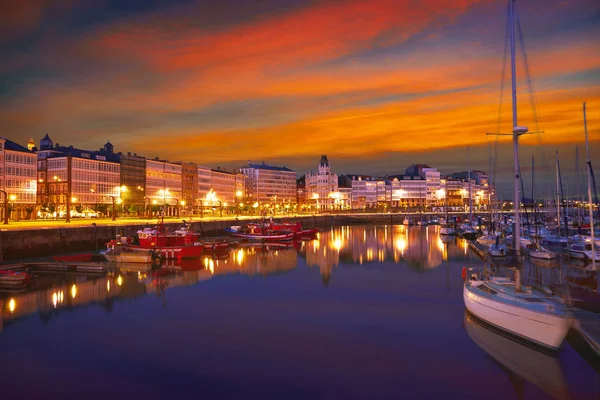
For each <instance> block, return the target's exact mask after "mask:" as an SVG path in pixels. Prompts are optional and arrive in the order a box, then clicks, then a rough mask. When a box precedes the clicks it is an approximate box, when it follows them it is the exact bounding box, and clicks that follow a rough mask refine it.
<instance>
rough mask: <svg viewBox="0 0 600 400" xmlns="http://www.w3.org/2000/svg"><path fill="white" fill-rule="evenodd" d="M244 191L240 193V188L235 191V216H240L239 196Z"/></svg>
mask: <svg viewBox="0 0 600 400" xmlns="http://www.w3.org/2000/svg"><path fill="white" fill-rule="evenodd" d="M243 194H244V193H242V191H241V190H238V191H236V192H235V209H236V212H237V216H238V217H239V216H240V198H241V197H242V195H243Z"/></svg>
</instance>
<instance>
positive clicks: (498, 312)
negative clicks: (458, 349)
mask: <svg viewBox="0 0 600 400" xmlns="http://www.w3.org/2000/svg"><path fill="white" fill-rule="evenodd" d="M518 272H519V271H517V273H518ZM463 298H464V301H465V306H466V308H467V310H468V311H469V312H470V313H471V314H473V315H474V316H475V317H477V318H479V319H481V320H483V321H484V322H486V323H488V324H490V325H492V326H494V327H495V328H498V329H501V330H503V331H506V332H508V333H510V334H512V335H515V336H517V337H519V338H520V339H524V340H527V341H530V342H532V343H534V344H536V345H538V346H541V347H544V348H548V349H550V350H557V349H559V348H560V346H561V344H562V343H563V341H564V340H565V337H566V336H567V334H568V333H569V329H571V326H572V325H573V318H572V317H571V315H570V314H569V313H568V312H567V311H566V310H565V309H564V308H563V306H562V305H561V304H560V303H558V302H556V301H554V300H552V299H549V298H547V297H546V296H545V295H544V294H541V293H540V294H538V293H536V292H533V291H532V290H531V289H524V290H521V289H519V288H518V287H517V285H516V284H515V282H513V281H511V280H509V279H508V278H500V277H490V278H487V277H485V274H483V273H480V274H477V273H475V274H471V276H469V277H468V279H467V280H466V281H465V286H464V290H463Z"/></svg>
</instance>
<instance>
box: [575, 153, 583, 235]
mask: <svg viewBox="0 0 600 400" xmlns="http://www.w3.org/2000/svg"><path fill="white" fill-rule="evenodd" d="M575 174H576V179H577V197H576V198H577V203H575V204H576V205H577V208H576V210H577V226H581V223H582V221H581V212H580V207H581V200H582V196H581V174H580V173H579V147H577V146H575Z"/></svg>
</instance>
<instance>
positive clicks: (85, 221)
mask: <svg viewBox="0 0 600 400" xmlns="http://www.w3.org/2000/svg"><path fill="white" fill-rule="evenodd" d="M497 213H498V212H497ZM511 213H512V211H502V214H507V215H509V214H511ZM421 215H422V216H423V217H427V218H428V219H430V218H434V217H443V215H444V214H443V213H439V212H426V213H425V212H424V213H419V212H408V213H406V212H397V213H376V212H372V213H371V212H328V213H311V214H306V213H304V214H285V215H283V214H282V215H274V216H272V217H273V218H275V219H283V218H312V217H340V218H344V217H347V218H350V219H352V218H360V219H369V218H373V219H374V220H381V219H382V218H385V217H388V218H392V220H393V221H394V222H395V223H399V224H400V223H402V219H403V218H404V217H409V218H411V219H413V220H414V221H415V222H416V220H415V218H419V216H421ZM449 215H452V216H458V217H461V218H462V217H464V216H467V215H468V213H464V212H452V213H449ZM473 216H474V217H476V216H482V217H484V218H489V212H487V211H486V212H477V213H476V212H474V213H473ZM270 217H271V216H268V217H267V218H270ZM236 218H237V219H239V220H246V221H248V220H256V219H260V218H262V217H261V216H260V215H239V216H238V215H235V214H231V215H225V216H223V217H220V216H204V217H201V216H199V215H193V216H191V215H180V216H179V217H165V218H164V222H165V224H177V223H180V222H182V221H183V220H185V221H186V222H189V223H196V222H215V221H234V220H235V219H236ZM157 220H158V217H156V216H155V217H150V218H148V217H131V216H125V217H118V218H116V220H115V221H113V220H112V219H111V218H110V217H108V218H71V222H66V221H65V219H64V218H63V219H56V220H55V219H39V220H20V221H9V223H8V224H6V225H3V224H0V230H1V231H7V230H36V229H59V228H76V227H89V226H93V224H96V225H97V226H127V225H144V224H155V223H156V222H157Z"/></svg>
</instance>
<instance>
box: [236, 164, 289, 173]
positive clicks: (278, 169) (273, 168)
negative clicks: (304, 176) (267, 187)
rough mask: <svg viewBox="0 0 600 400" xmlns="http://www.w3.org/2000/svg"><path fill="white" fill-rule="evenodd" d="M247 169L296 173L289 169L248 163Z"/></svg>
mask: <svg viewBox="0 0 600 400" xmlns="http://www.w3.org/2000/svg"><path fill="white" fill-rule="evenodd" d="M248 168H256V169H267V170H271V171H283V172H296V171H292V170H291V169H289V168H287V167H275V166H273V165H267V164H250V163H249V164H248Z"/></svg>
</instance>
